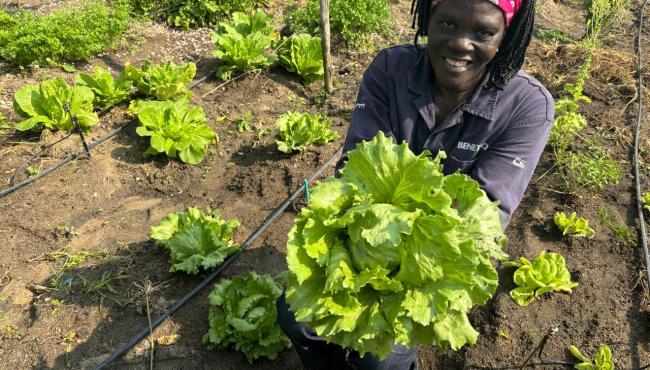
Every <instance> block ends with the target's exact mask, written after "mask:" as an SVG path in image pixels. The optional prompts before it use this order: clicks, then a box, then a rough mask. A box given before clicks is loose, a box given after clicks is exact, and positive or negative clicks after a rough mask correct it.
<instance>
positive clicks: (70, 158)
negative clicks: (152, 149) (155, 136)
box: [0, 120, 136, 198]
mask: <svg viewBox="0 0 650 370" xmlns="http://www.w3.org/2000/svg"><path fill="white" fill-rule="evenodd" d="M135 121H136V120H131V121H130V122H128V123H126V124H124V125H122V126H120V127H118V128H116V129H115V130H113V131H111V132H109V133H108V134H106V135H104V136H102V137H101V138H99V139H98V140H96V141H94V142H92V143H90V144H88V149H92V148H94V147H96V146H97V145H99V144H101V143H103V142H104V141H106V140H108V139H110V138H112V137H113V136H115V135H117V134H118V133H120V132H121V131H123V130H124V129H125V128H127V127H129V126H131V125H132V124H133V123H134V122H135ZM84 153H86V150H85V149H84V150H80V151H79V152H77V153H74V154H70V155H69V156H67V157H65V158H63V159H62V160H60V161H59V162H57V163H56V164H55V165H53V166H51V167H48V168H47V169H45V170H43V171H41V172H39V173H38V174H37V175H36V176H34V177H30V178H28V179H26V180H23V181H21V182H19V183H18V184H16V185H14V186H12V187H10V188H7V189H4V190H2V191H0V198H2V197H4V196H6V195H9V194H11V193H13V192H14V191H16V190H18V189H20V188H23V187H25V186H27V185H29V184H31V183H33V182H34V181H36V180H38V179H40V178H41V177H45V176H46V175H49V174H50V173H52V172H54V171H56V170H58V169H59V168H61V167H63V166H64V165H66V164H67V163H69V162H71V161H73V160H75V159H77V158H79V156H80V155H82V154H84Z"/></svg>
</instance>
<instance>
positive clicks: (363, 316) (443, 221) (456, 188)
mask: <svg viewBox="0 0 650 370" xmlns="http://www.w3.org/2000/svg"><path fill="white" fill-rule="evenodd" d="M444 157H445V154H444V153H441V154H439V155H438V157H437V158H436V159H434V160H432V159H431V158H430V153H429V152H428V151H424V152H423V153H422V154H420V155H417V156H416V155H415V154H413V153H412V152H411V151H410V149H409V148H408V145H407V144H406V143H403V144H401V145H395V144H393V142H392V139H391V138H389V137H385V136H384V134H383V133H379V134H378V135H377V136H376V137H375V138H374V139H373V140H372V141H370V142H363V143H360V144H358V145H357V146H356V148H355V149H354V150H352V151H350V152H349V159H348V161H347V162H346V164H345V167H344V168H343V169H342V170H341V176H340V177H339V178H334V177H330V178H328V179H326V180H325V181H324V182H322V183H320V184H318V185H316V186H315V187H314V188H313V189H312V192H311V202H310V204H309V206H308V207H306V208H304V209H303V210H302V212H301V213H300V215H298V216H297V217H296V219H295V222H294V225H293V228H292V229H291V231H290V233H289V237H288V242H287V263H288V266H289V271H290V274H289V277H288V287H287V291H286V293H287V302H288V303H289V305H290V306H291V310H292V311H293V312H294V313H295V315H296V320H298V321H301V322H305V323H307V325H308V326H309V327H310V328H311V329H313V330H315V331H316V333H317V334H318V335H319V336H321V337H323V338H325V340H326V341H328V342H333V343H336V344H339V345H341V346H343V347H346V348H351V349H354V350H355V351H358V352H359V353H360V355H361V356H363V355H364V354H365V353H367V352H370V353H372V354H373V355H375V356H377V357H378V358H379V359H383V358H385V357H386V356H387V354H388V353H390V352H391V348H390V344H391V343H396V344H402V345H405V346H410V347H416V346H418V345H420V344H432V345H435V346H437V347H439V348H445V347H448V346H450V347H451V348H453V349H459V348H460V347H462V346H463V345H465V344H467V343H470V344H471V343H475V342H476V340H477V337H478V332H477V331H476V330H474V328H473V327H472V326H471V324H470V322H469V320H468V318H467V312H468V311H469V310H470V309H471V308H472V307H473V306H474V305H481V304H484V303H485V302H486V301H487V300H488V299H490V297H491V296H492V295H493V294H494V292H495V290H496V287H497V285H498V275H497V272H496V270H495V268H494V267H493V265H492V263H491V258H497V259H502V258H505V257H506V256H505V254H504V253H503V252H502V251H501V247H502V245H503V244H505V242H506V240H505V235H504V234H503V232H502V230H501V224H500V221H499V212H498V207H497V203H494V202H491V201H490V200H489V198H488V197H487V195H486V194H485V192H483V191H482V190H481V189H480V187H479V185H478V183H477V182H476V181H474V180H471V179H470V178H468V177H467V176H465V175H463V174H453V175H450V176H444V175H443V172H442V165H441V163H440V161H441V159H443V158H444Z"/></svg>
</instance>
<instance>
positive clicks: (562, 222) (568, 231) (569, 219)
mask: <svg viewBox="0 0 650 370" xmlns="http://www.w3.org/2000/svg"><path fill="white" fill-rule="evenodd" d="M553 222H555V225H556V226H557V227H558V229H560V231H562V235H565V236H566V235H573V236H583V237H587V238H593V237H594V236H596V232H595V231H594V229H592V228H591V227H589V221H588V220H587V219H585V218H582V217H578V214H577V213H575V212H573V213H571V214H570V215H569V216H567V215H566V213H564V212H557V213H556V214H555V216H553Z"/></svg>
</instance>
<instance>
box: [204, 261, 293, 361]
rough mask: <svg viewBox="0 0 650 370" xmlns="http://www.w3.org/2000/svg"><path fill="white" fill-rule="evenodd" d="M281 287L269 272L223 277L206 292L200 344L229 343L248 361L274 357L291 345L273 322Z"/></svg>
mask: <svg viewBox="0 0 650 370" xmlns="http://www.w3.org/2000/svg"><path fill="white" fill-rule="evenodd" d="M281 293H282V289H281V288H280V287H279V286H278V284H277V283H276V282H275V281H273V278H272V277H271V276H269V275H257V274H256V273H254V272H249V273H248V275H247V276H245V277H242V276H238V277H235V278H234V279H232V280H224V281H222V282H221V283H219V284H217V285H215V286H214V290H213V291H212V293H210V298H209V299H210V314H209V320H210V329H209V330H208V333H207V334H206V335H205V336H204V337H203V342H204V343H211V344H215V345H220V346H223V347H228V346H233V347H235V349H236V350H238V351H241V352H243V353H244V354H245V355H246V358H247V359H248V362H249V363H253V361H254V360H256V359H258V358H260V357H266V358H269V359H271V360H274V359H275V358H276V357H277V356H278V353H280V352H282V350H284V349H285V348H287V347H290V346H291V342H289V338H287V336H286V335H285V334H284V333H283V332H282V330H281V329H280V326H279V325H278V322H277V309H276V306H275V300H276V299H277V298H278V297H279V296H280V294H281Z"/></svg>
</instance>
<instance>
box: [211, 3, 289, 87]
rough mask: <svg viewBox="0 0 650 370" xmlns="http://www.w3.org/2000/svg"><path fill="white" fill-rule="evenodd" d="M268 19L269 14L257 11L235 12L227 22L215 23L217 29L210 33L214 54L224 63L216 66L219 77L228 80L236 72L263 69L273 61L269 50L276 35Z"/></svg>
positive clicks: (274, 57) (275, 58) (272, 54)
mask: <svg viewBox="0 0 650 370" xmlns="http://www.w3.org/2000/svg"><path fill="white" fill-rule="evenodd" d="M270 20H271V16H269V15H267V14H266V13H264V12H263V11H261V10H257V11H254V12H252V13H250V15H247V14H245V13H241V12H236V13H233V15H232V20H231V21H230V22H219V29H218V30H217V31H216V32H213V33H212V42H213V43H214V45H215V47H216V51H215V52H214V56H216V57H217V58H219V59H221V60H222V61H223V62H224V65H223V66H221V67H219V68H218V69H217V76H218V77H219V78H221V79H222V80H229V79H230V78H231V77H232V74H233V73H234V72H236V71H240V72H243V71H251V70H256V69H262V68H267V67H269V66H270V65H271V64H273V63H274V62H275V61H276V60H277V56H276V55H275V54H274V53H273V52H271V51H270V50H269V49H270V48H271V46H272V43H273V41H275V40H277V39H278V38H279V35H278V33H277V32H275V30H274V29H273V27H271V26H270V25H269V21H270Z"/></svg>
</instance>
